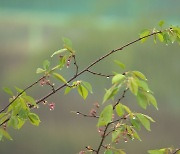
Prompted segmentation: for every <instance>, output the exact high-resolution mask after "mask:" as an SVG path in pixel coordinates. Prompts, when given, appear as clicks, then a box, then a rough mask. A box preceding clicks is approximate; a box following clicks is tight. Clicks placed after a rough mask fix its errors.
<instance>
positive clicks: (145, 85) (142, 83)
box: [137, 80, 151, 92]
mask: <svg viewBox="0 0 180 154" xmlns="http://www.w3.org/2000/svg"><path fill="white" fill-rule="evenodd" d="M137 84H138V86H139V87H140V88H142V89H143V90H144V91H146V92H150V91H151V90H150V89H149V87H148V84H147V83H146V82H144V81H142V80H138V81H137Z"/></svg>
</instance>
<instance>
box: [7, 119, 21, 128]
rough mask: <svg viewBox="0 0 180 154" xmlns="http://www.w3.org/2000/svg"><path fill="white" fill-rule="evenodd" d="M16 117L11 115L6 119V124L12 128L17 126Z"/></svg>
mask: <svg viewBox="0 0 180 154" xmlns="http://www.w3.org/2000/svg"><path fill="white" fill-rule="evenodd" d="M18 123H19V121H18V119H17V117H16V116H11V118H10V120H9V121H8V126H12V127H13V128H14V129H17V128H18Z"/></svg>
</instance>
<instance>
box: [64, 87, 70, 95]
mask: <svg viewBox="0 0 180 154" xmlns="http://www.w3.org/2000/svg"><path fill="white" fill-rule="evenodd" d="M71 90H72V88H70V87H66V89H65V91H64V94H68V93H69V92H70V91H71Z"/></svg>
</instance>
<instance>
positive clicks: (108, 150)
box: [104, 149, 113, 154]
mask: <svg viewBox="0 0 180 154" xmlns="http://www.w3.org/2000/svg"><path fill="white" fill-rule="evenodd" d="M104 154H113V151H112V150H111V149H107V150H105V152H104Z"/></svg>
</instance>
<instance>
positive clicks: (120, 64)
mask: <svg viewBox="0 0 180 154" xmlns="http://www.w3.org/2000/svg"><path fill="white" fill-rule="evenodd" d="M114 62H115V63H116V64H117V65H118V66H119V67H120V68H122V69H125V67H126V66H125V65H124V64H123V63H121V62H120V61H119V60H114Z"/></svg>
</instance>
